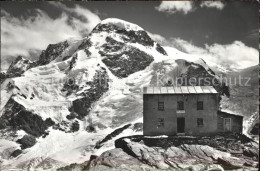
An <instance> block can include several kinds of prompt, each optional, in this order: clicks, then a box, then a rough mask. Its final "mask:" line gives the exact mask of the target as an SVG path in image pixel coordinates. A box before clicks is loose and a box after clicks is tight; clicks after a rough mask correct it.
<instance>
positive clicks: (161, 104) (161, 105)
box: [158, 102, 164, 110]
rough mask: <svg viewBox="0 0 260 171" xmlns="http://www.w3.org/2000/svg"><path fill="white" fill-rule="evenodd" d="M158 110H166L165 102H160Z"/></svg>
mask: <svg viewBox="0 0 260 171" xmlns="http://www.w3.org/2000/svg"><path fill="white" fill-rule="evenodd" d="M158 110H164V102H158Z"/></svg>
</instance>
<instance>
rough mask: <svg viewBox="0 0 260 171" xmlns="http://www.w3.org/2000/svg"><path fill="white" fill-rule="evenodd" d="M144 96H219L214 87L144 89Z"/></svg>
mask: <svg viewBox="0 0 260 171" xmlns="http://www.w3.org/2000/svg"><path fill="white" fill-rule="evenodd" d="M143 93H144V94H217V93H218V92H217V91H216V90H215V89H214V88H213V87H212V86H172V87H144V88H143Z"/></svg>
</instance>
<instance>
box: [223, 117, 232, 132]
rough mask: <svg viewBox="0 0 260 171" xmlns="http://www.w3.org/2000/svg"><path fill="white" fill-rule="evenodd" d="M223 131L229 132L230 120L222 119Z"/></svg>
mask: <svg viewBox="0 0 260 171" xmlns="http://www.w3.org/2000/svg"><path fill="white" fill-rule="evenodd" d="M224 130H225V131H231V118H224Z"/></svg>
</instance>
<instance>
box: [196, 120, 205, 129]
mask: <svg viewBox="0 0 260 171" xmlns="http://www.w3.org/2000/svg"><path fill="white" fill-rule="evenodd" d="M203 124H204V123H203V119H202V118H197V126H198V127H199V128H201V127H203Z"/></svg>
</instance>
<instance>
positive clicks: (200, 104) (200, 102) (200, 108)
mask: <svg viewBox="0 0 260 171" xmlns="http://www.w3.org/2000/svg"><path fill="white" fill-rule="evenodd" d="M197 110H203V101H198V102H197Z"/></svg>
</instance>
